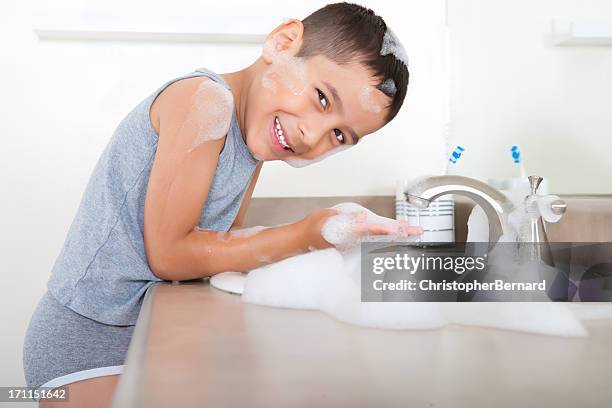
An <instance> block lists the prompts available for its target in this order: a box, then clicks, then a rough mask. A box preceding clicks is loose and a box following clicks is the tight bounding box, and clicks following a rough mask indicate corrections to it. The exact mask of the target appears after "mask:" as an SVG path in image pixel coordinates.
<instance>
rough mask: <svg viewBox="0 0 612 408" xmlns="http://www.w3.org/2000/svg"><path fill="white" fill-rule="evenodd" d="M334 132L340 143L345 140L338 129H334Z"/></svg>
mask: <svg viewBox="0 0 612 408" xmlns="http://www.w3.org/2000/svg"><path fill="white" fill-rule="evenodd" d="M334 134H335V135H336V139H338V141H339V142H340V143H342V144H344V143H345V142H346V138H345V137H344V133H342V131H341V130H340V129H334Z"/></svg>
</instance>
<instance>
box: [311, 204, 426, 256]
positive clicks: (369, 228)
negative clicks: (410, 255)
mask: <svg viewBox="0 0 612 408" xmlns="http://www.w3.org/2000/svg"><path fill="white" fill-rule="evenodd" d="M305 221H306V222H307V224H308V225H309V226H310V228H309V229H310V231H311V232H312V234H311V236H313V237H314V238H313V242H312V244H313V245H312V246H313V247H314V248H316V249H323V248H329V247H331V246H335V247H336V248H337V249H338V250H340V251H347V250H349V249H351V248H354V247H355V246H357V245H359V243H360V242H361V241H362V239H363V238H365V237H367V236H372V235H385V236H388V238H389V239H390V240H401V239H406V238H408V237H410V236H414V235H421V234H422V233H423V230H422V228H420V227H413V226H410V225H408V223H406V222H405V221H397V220H393V219H391V218H385V217H381V216H379V215H376V214H374V213H373V212H372V211H370V210H368V209H367V208H365V207H362V206H360V205H358V204H355V203H342V204H338V205H336V206H334V207H332V208H328V209H324V210H318V211H315V212H313V213H311V214H310V215H309V216H308V217H306V219H305Z"/></svg>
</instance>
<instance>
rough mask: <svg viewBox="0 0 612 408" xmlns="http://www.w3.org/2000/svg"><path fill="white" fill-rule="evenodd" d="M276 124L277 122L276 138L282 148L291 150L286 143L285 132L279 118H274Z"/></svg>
mask: <svg viewBox="0 0 612 408" xmlns="http://www.w3.org/2000/svg"><path fill="white" fill-rule="evenodd" d="M274 122H276V126H275V127H276V129H274V131H275V133H276V138H277V139H278V141H279V143H280V144H281V146H283V147H285V148H287V149H290V148H291V147H290V146H289V145H288V144H287V142H286V141H285V137H284V135H283V130H282V128H281V125H280V121H279V120H278V118H274Z"/></svg>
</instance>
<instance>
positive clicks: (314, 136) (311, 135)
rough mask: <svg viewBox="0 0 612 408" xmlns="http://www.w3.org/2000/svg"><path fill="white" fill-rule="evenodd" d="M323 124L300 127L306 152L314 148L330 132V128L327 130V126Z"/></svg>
mask: <svg viewBox="0 0 612 408" xmlns="http://www.w3.org/2000/svg"><path fill="white" fill-rule="evenodd" d="M322 125H323V124H315V125H311V126H303V127H302V126H300V127H299V130H300V137H301V142H302V145H303V150H304V152H305V151H308V150H311V149H314V148H315V147H316V146H317V145H318V144H319V142H320V141H321V139H322V138H323V137H324V136H325V134H326V133H327V132H328V130H326V128H325V127H324V126H322ZM304 152H302V153H304Z"/></svg>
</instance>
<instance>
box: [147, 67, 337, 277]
mask: <svg viewBox="0 0 612 408" xmlns="http://www.w3.org/2000/svg"><path fill="white" fill-rule="evenodd" d="M202 81H203V80H202V79H201V78H194V79H188V80H183V81H179V82H177V83H175V84H173V85H171V86H170V87H168V88H167V89H166V90H165V91H164V92H163V93H162V94H161V95H160V96H159V97H158V99H157V100H156V102H155V104H156V106H155V109H156V112H159V114H158V117H159V123H158V126H159V142H158V148H157V153H156V156H155V160H154V162H153V168H152V170H151V175H150V178H149V183H148V186H147V197H146V201H145V226H144V238H145V249H146V253H147V259H148V261H149V265H150V266H151V269H152V271H153V272H154V273H155V274H156V275H157V276H158V277H160V278H162V279H167V280H185V279H194V278H199V277H205V276H210V275H213V274H215V273H218V272H223V271H247V270H250V269H253V268H255V267H257V266H260V265H262V264H264V263H267V262H274V261H278V260H280V259H283V258H285V257H287V256H290V255H295V254H298V253H301V252H305V251H307V250H308V247H309V246H315V247H325V246H330V245H329V244H327V243H326V242H325V241H324V240H323V239H322V238H321V237H320V236H316V235H317V234H312V233H310V232H309V231H313V229H312V228H310V227H311V226H312V225H313V223H312V222H311V221H313V217H312V216H311V217H310V218H309V221H308V222H305V221H304V222H299V223H296V224H292V225H286V226H282V227H276V228H270V229H268V230H265V231H262V232H260V233H258V234H255V235H253V236H250V237H244V236H243V237H232V236H231V235H230V234H228V233H218V232H215V231H208V230H198V229H196V226H197V225H198V222H199V219H200V213H201V210H202V207H203V205H204V203H205V202H206V199H207V197H208V192H209V190H210V186H211V184H212V180H213V177H214V173H215V170H216V166H217V161H218V158H219V154H220V152H221V149H222V147H223V143H224V137H221V138H218V137H217V136H218V135H207V134H202V130H204V131H208V129H209V128H210V127H209V126H207V123H201V122H202V121H206V119H207V118H206V114H205V112H204V113H202V112H198V111H194V109H197V107H198V106H202V104H199V103H194V98H203V99H204V100H206V99H207V98H208V100H206V103H217V102H219V103H221V100H220V101H215V100H214V95H213V96H212V97H211V96H210V95H209V94H207V93H204V94H202V93H201V90H202V89H203V88H202V86H201V84H202ZM204 81H209V80H208V79H206V80H204ZM208 88H209V87H208ZM208 88H206V89H207V92H208ZM213 91H214V89H213ZM221 99H222V98H221ZM230 112H231V111H230ZM227 120H228V121H229V120H231V117H229V118H227ZM228 123H229V122H228ZM194 142H196V144H195V145H194ZM327 211H329V210H327ZM332 213H333V212H332ZM320 214H322V215H323V214H325V211H322V212H320ZM328 214H330V213H328ZM315 218H316V217H315ZM321 222H323V219H322V220H321ZM307 227H308V228H307Z"/></svg>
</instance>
